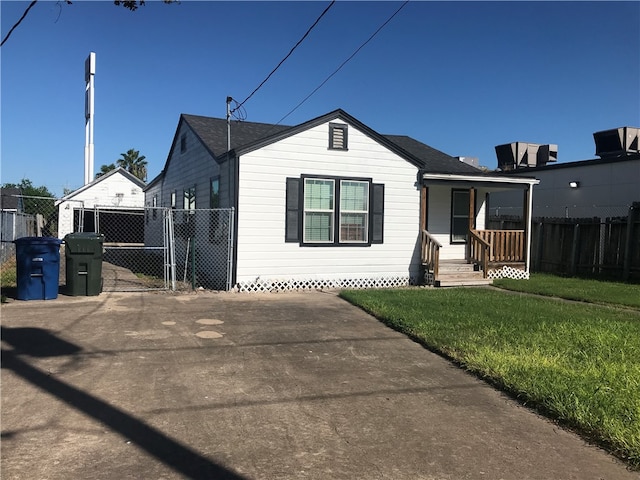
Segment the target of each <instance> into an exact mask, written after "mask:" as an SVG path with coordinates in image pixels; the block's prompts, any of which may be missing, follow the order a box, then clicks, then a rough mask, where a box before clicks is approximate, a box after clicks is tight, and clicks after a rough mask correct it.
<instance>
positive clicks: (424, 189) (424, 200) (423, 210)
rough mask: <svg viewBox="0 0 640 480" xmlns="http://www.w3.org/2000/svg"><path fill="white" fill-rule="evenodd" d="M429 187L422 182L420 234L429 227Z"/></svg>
mask: <svg viewBox="0 0 640 480" xmlns="http://www.w3.org/2000/svg"><path fill="white" fill-rule="evenodd" d="M428 193H429V188H428V187H427V186H426V185H424V184H422V185H420V234H422V231H423V230H426V229H427V195H428Z"/></svg>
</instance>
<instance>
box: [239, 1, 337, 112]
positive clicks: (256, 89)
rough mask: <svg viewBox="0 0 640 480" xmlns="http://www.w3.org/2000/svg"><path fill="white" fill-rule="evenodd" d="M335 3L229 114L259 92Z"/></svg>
mask: <svg viewBox="0 0 640 480" xmlns="http://www.w3.org/2000/svg"><path fill="white" fill-rule="evenodd" d="M334 3H336V0H332V1H331V3H330V4H329V6H328V7H327V8H325V9H324V11H323V12H322V13H321V14H320V16H319V17H318V18H317V19H316V21H315V22H313V25H311V26H310V27H309V29H308V30H307V31H306V33H305V34H304V35H303V36H302V38H301V39H300V40H298V43H296V44H295V45H294V46H293V48H292V49H291V50H290V51H289V53H288V54H287V56H286V57H284V58H283V59H282V60H280V63H278V65H276V68H274V69H273V70H271V73H270V74H269V75H267V78H265V79H264V80H263V81H262V83H261V84H260V85H258V86H257V87H256V88H255V90H254V91H253V92H251V94H250V95H249V96H248V97H247V98H245V99H244V100H243V101H242V102H240V103H239V104H238V106H237V107H236V108H234V109H233V110H232V111H231V113H232V114H233V112H235V111H236V110H238V109H239V108H240V107H242V106H243V105H244V104H245V103H246V102H247V101H248V100H249V99H250V98H251V97H253V94H254V93H256V92H257V91H258V90H260V88H261V87H262V86H263V85H264V84H265V83H267V80H269V78H271V75H273V74H274V73H275V72H276V70H278V68H280V66H281V65H282V64H283V63H284V62H285V60H286V59H287V58H289V57H290V56H291V54H292V53H293V51H294V50H295V49H296V48H298V45H300V44H301V43H302V42H303V41H304V39H305V38H307V36H308V35H309V33H311V30H313V29H314V27H315V26H316V25H317V24H318V22H319V21H320V19H321V18H322V17H324V15H325V14H326V13H327V12H328V11H329V9H330V8H331V7H333V4H334Z"/></svg>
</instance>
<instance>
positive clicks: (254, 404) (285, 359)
mask: <svg viewBox="0 0 640 480" xmlns="http://www.w3.org/2000/svg"><path fill="white" fill-rule="evenodd" d="M0 313H1V314H2V379H1V381H2V412H1V413H2V418H1V420H2V443H1V454H2V464H1V472H0V474H1V476H2V479H3V480H8V479H27V478H28V479H51V480H56V479H64V480H67V479H82V478H91V479H98V480H99V479H105V480H106V479H109V480H112V479H128V478H132V479H178V478H193V479H203V480H204V479H218V478H229V479H323V480H324V479H368V480H370V479H390V480H403V479H411V480H415V479H514V480H516V479H517V480H523V479H545V480H546V479H594V480H602V479H604V480H614V479H615V480H626V479H638V478H639V475H638V473H637V472H630V471H628V470H627V469H626V468H625V467H624V465H622V464H621V463H619V462H618V461H616V460H615V459H614V458H612V457H611V456H609V455H607V454H606V453H604V452H603V451H601V450H599V449H598V448H596V447H593V446H590V445H587V444H586V443H585V442H584V441H583V440H581V439H580V438H578V437H577V436H575V435H573V434H571V433H568V432H566V431H564V430H562V429H561V428H558V427H557V426H555V425H554V424H553V423H551V422H549V421H547V420H545V419H543V418H541V417H539V416H537V415H536V414H534V413H532V412H531V411H529V410H528V409H526V408H523V407H521V406H519V405H517V404H516V403H515V402H513V401H511V400H509V399H508V398H506V397H505V396H503V395H502V394H500V393H499V392H496V391H495V390H494V389H492V388H490V387H489V386H487V385H485V384H484V383H483V382H481V381H479V380H477V379H476V378H474V377H472V376H470V375H468V374H466V373H465V372H463V371H461V370H460V369H458V368H456V367H455V366H453V365H451V364H450V363H448V362H447V361H446V360H444V359H442V358H440V357H439V356H437V355H435V354H433V353H431V352H429V351H427V350H425V349H424V348H422V347H421V346H420V345H418V344H416V343H414V342H412V341H411V340H408V339H407V338H406V337H404V336H403V335H401V334H399V333H397V332H394V331H392V330H390V329H388V328H386V327H385V326H384V325H382V324H381V323H379V322H378V321H376V320H375V319H374V318H372V317H370V316H369V315H366V314H365V313H363V312H362V311H360V310H359V309H357V308H355V307H353V306H351V305H349V304H348V303H346V302H344V301H343V300H341V299H340V298H338V297H336V296H335V295H334V294H329V293H305V294H271V295H266V294H263V295H249V294H227V293H210V292H201V293H198V294H171V293H166V292H165V293H119V294H116V293H103V294H102V295H100V296H97V297H65V296H60V297H58V299H57V300H49V301H29V302H20V301H13V302H11V303H9V304H7V305H3V306H2V308H1V311H0ZM425 314H428V311H427V310H425Z"/></svg>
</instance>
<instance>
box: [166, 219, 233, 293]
mask: <svg viewBox="0 0 640 480" xmlns="http://www.w3.org/2000/svg"><path fill="white" fill-rule="evenodd" d="M170 213H171V217H172V222H171V223H172V226H171V228H172V230H173V235H171V236H170V239H171V240H172V244H171V246H170V254H171V255H172V256H173V265H174V268H172V271H173V272H174V274H175V279H174V280H173V283H172V288H173V289H177V290H189V289H193V290H195V289H198V288H204V289H209V290H227V291H228V290H231V287H232V283H231V282H232V272H233V269H232V265H233V235H232V232H233V222H234V210H233V209H232V208H217V209H193V210H185V209H183V210H178V209H171V210H170Z"/></svg>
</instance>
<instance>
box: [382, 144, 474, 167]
mask: <svg viewBox="0 0 640 480" xmlns="http://www.w3.org/2000/svg"><path fill="white" fill-rule="evenodd" d="M384 137H385V138H387V139H388V140H389V141H391V142H393V143H394V144H396V145H397V146H398V147H400V148H401V149H403V150H405V151H406V152H408V153H410V154H411V155H413V156H414V157H415V158H416V159H418V160H419V161H420V163H422V168H423V169H424V170H428V171H429V172H431V173H479V171H480V170H479V169H477V168H475V167H473V166H471V165H468V164H466V163H464V162H461V161H460V160H458V159H456V158H454V157H452V156H451V155H447V154H446V153H444V152H441V151H440V150H436V149H435V148H433V147H430V146H429V145H427V144H424V143H422V142H420V141H418V140H416V139H414V138H411V137H408V136H406V135H384Z"/></svg>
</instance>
